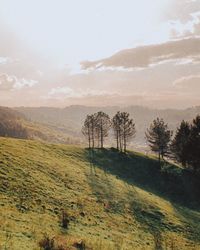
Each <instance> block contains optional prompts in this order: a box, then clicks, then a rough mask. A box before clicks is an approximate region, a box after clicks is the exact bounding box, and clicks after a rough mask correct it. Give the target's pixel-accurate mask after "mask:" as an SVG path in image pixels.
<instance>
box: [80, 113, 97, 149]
mask: <svg viewBox="0 0 200 250" xmlns="http://www.w3.org/2000/svg"><path fill="white" fill-rule="evenodd" d="M94 129H95V116H94V115H87V117H86V119H85V121H84V125H83V127H82V133H83V135H84V136H85V137H87V139H88V146H89V148H91V146H92V148H94V137H95V131H94Z"/></svg>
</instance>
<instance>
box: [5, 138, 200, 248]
mask: <svg viewBox="0 0 200 250" xmlns="http://www.w3.org/2000/svg"><path fill="white" fill-rule="evenodd" d="M0 183H1V184H0V219H1V223H0V246H1V249H9V250H27V249H30V250H39V249H40V248H39V245H38V244H39V242H41V240H42V239H43V238H44V235H45V234H46V235H48V237H50V238H51V239H52V238H53V239H54V241H55V242H56V243H58V244H59V245H63V246H65V248H61V247H60V248H57V249H68V250H72V249H84V248H81V247H80V242H84V243H85V245H86V248H85V249H88V250H89V249H93V250H108V249H109V250H116V249H124V250H125V249H127V250H129V249H130V250H132V249H145V250H148V249H149V250H150V249H183V250H184V249H200V234H199V232H200V210H199V208H200V204H199V202H200V200H199V194H200V192H199V186H198V179H197V178H196V177H193V176H192V175H191V174H190V173H189V172H187V171H184V170H183V169H181V168H180V167H178V166H175V165H172V164H169V163H163V166H162V168H160V166H159V163H158V161H157V159H155V158H153V157H148V156H145V155H143V154H139V153H135V152H128V153H127V154H120V153H118V152H117V151H116V150H114V149H103V150H97V149H95V150H94V151H90V150H88V149H84V148H81V147H75V146H69V145H56V144H49V143H48V144H47V143H43V142H38V141H33V140H22V139H9V138H0ZM63 213H65V216H66V217H67V223H68V224H69V225H68V228H67V229H64V228H63V227H62V219H61V218H62V215H63ZM78 244H79V245H78Z"/></svg>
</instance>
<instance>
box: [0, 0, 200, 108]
mask: <svg viewBox="0 0 200 250" xmlns="http://www.w3.org/2000/svg"><path fill="white" fill-rule="evenodd" d="M199 69H200V0H196V1H195V0H181V1H180V0H154V1H149V0H140V1H134V0H123V1H122V0H118V1H114V0H109V1H106V0H101V1H96V0H84V1H81V0H79V1H78V0H73V1H69V0H16V1H13V0H0V105H4V106H5V105H6V106H57V107H64V106H67V105H72V104H79V105H90V106H105V105H119V106H128V105H143V106H149V107H152V108H186V107H190V106H196V105H199V104H200V70H199Z"/></svg>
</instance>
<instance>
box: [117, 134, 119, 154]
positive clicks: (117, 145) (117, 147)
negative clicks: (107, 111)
mask: <svg viewBox="0 0 200 250" xmlns="http://www.w3.org/2000/svg"><path fill="white" fill-rule="evenodd" d="M117 150H119V131H117Z"/></svg>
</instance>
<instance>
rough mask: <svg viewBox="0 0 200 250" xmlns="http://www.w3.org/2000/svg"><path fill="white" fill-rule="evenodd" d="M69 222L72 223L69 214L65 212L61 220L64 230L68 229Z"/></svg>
mask: <svg viewBox="0 0 200 250" xmlns="http://www.w3.org/2000/svg"><path fill="white" fill-rule="evenodd" d="M69 222H70V220H69V216H68V214H67V213H66V212H65V211H63V212H62V218H61V225H62V227H63V228H64V229H68V226H69Z"/></svg>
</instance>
